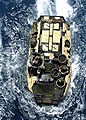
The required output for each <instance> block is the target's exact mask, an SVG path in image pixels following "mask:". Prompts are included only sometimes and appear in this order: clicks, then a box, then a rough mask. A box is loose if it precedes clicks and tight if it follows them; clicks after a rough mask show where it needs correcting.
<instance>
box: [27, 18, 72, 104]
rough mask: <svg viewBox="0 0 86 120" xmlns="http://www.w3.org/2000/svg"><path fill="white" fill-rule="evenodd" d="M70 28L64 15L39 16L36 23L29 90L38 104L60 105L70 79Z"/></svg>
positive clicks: (31, 42)
mask: <svg viewBox="0 0 86 120" xmlns="http://www.w3.org/2000/svg"><path fill="white" fill-rule="evenodd" d="M70 50H71V32H70V25H69V23H68V22H67V21H65V19H64V17H62V16H40V18H39V19H38V20H37V21H35V22H33V25H32V30H31V33H30V48H29V57H28V61H27V80H28V87H29V90H30V91H31V92H32V93H33V94H34V98H35V100H36V103H38V104H54V105H56V104H58V102H59V101H61V100H62V99H63V97H64V96H65V94H66V92H67V89H68V86H69V82H70V78H71V62H70V57H71V55H70Z"/></svg>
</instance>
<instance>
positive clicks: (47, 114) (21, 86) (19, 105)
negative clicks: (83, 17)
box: [0, 0, 86, 120]
mask: <svg viewBox="0 0 86 120" xmlns="http://www.w3.org/2000/svg"><path fill="white" fill-rule="evenodd" d="M10 2H11V1H10ZM9 4H10V3H9ZM27 4H28V3H27ZM71 6H73V7H71ZM71 6H70V5H69V4H68V2H67V0H55V1H53V0H36V2H35V3H33V4H30V6H28V5H26V4H25V3H23V2H22V0H21V1H19V0H18V1H17V0H16V3H15V5H13V6H12V7H11V9H10V11H9V12H7V14H6V15H4V16H3V18H2V19H0V48H1V49H0V96H1V98H0V102H1V104H0V119H9V120H17V119H22V120H30V119H31V120H32V119H37V120H39V119H40V120H49V119H52V120H64V119H65V120H69V119H70V120H71V119H73V120H76V119H77V120H83V118H85V116H84V113H83V112H81V111H83V109H84V94H85V92H84V90H85V82H84V79H83V78H84V75H85V74H84V72H85V70H84V68H85V66H86V65H85V64H84V63H83V62H82V61H81V59H80V54H79V53H80V52H79V51H78V50H81V48H80V46H79V44H78V45H77V39H76V38H77V36H76V34H77V32H78V31H79V28H78V25H77V24H76V23H75V22H74V19H75V18H76V14H77V10H78V8H79V3H78V2H77V1H76V3H75V4H74V5H73V3H72V5H71ZM40 15H57V16H58V15H62V16H64V17H65V19H66V20H68V21H69V22H70V24H71V34H72V40H71V41H72V58H71V62H72V77H71V82H70V86H69V89H68V92H67V95H66V97H65V98H64V100H63V101H62V102H61V103H59V105H58V106H53V105H52V106H38V105H37V104H36V103H35V102H34V99H33V95H32V94H31V93H30V92H29V90H28V87H27V79H26V64H27V57H28V50H29V33H30V30H31V25H32V22H33V21H34V20H35V19H37V18H38V17H39V16H40ZM78 39H79V40H80V38H78ZM77 46H78V47H79V49H78V47H77ZM82 66H83V67H82Z"/></svg>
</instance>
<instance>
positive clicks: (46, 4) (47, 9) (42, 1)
mask: <svg viewBox="0 0 86 120" xmlns="http://www.w3.org/2000/svg"><path fill="white" fill-rule="evenodd" d="M51 4H52V2H51V1H50V0H37V1H36V5H37V12H38V17H40V15H53V12H52V8H51Z"/></svg>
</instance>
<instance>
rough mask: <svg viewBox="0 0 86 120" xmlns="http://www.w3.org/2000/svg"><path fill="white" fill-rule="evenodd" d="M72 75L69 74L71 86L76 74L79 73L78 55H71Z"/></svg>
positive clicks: (73, 85)
mask: <svg viewBox="0 0 86 120" xmlns="http://www.w3.org/2000/svg"><path fill="white" fill-rule="evenodd" d="M72 61H73V62H72V76H71V83H70V84H71V87H74V88H75V83H74V79H75V77H76V75H77V74H78V73H79V69H80V62H79V55H77V54H76V55H73V56H72Z"/></svg>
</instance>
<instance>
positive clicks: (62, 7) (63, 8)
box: [55, 0, 73, 18]
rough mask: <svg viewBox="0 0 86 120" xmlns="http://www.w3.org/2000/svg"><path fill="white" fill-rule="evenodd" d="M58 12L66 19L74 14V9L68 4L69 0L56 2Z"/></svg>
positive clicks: (56, 0) (57, 0)
mask: <svg viewBox="0 0 86 120" xmlns="http://www.w3.org/2000/svg"><path fill="white" fill-rule="evenodd" d="M55 2H56V11H57V15H58V16H64V18H66V17H68V16H69V15H70V16H71V15H72V14H73V8H72V7H71V6H70V5H69V4H68V3H67V0H55Z"/></svg>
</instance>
